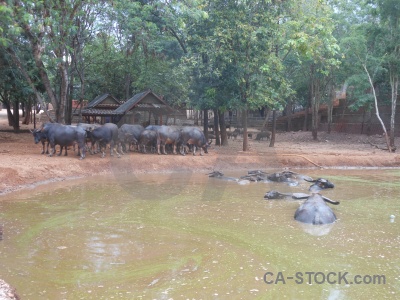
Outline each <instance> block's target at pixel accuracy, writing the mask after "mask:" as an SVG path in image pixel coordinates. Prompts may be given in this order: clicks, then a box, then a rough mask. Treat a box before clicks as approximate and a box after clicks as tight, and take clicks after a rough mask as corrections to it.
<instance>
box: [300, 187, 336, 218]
mask: <svg viewBox="0 0 400 300" xmlns="http://www.w3.org/2000/svg"><path fill="white" fill-rule="evenodd" d="M325 202H329V203H331V204H334V205H338V204H339V202H338V201H333V200H331V199H329V198H326V197H323V196H322V195H320V194H318V193H313V194H312V195H311V196H309V197H308V199H307V200H306V201H305V202H304V203H303V204H302V205H300V207H299V208H298V209H297V210H296V212H295V214H294V219H295V220H297V221H299V222H302V223H308V224H313V225H321V224H330V223H333V222H335V221H336V215H335V213H334V212H333V211H332V209H331V208H330V207H329V206H328V205H327V204H326V203H325Z"/></svg>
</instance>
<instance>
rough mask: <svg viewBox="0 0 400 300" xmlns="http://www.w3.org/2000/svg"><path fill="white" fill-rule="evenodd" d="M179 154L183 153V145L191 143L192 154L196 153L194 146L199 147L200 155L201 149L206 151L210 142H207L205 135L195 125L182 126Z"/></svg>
mask: <svg viewBox="0 0 400 300" xmlns="http://www.w3.org/2000/svg"><path fill="white" fill-rule="evenodd" d="M180 142H181V145H182V149H181V154H182V155H185V149H184V148H185V147H186V146H187V145H193V146H194V147H193V155H196V148H199V149H200V155H203V153H201V150H204V153H208V151H207V148H208V147H209V146H210V143H208V142H207V140H206V137H205V136H204V133H203V131H201V130H200V129H198V128H196V127H190V126H188V127H183V128H182V129H181V141H180Z"/></svg>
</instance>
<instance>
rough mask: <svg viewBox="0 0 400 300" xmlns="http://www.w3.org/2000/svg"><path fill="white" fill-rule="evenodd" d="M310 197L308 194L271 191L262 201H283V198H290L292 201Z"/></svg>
mask: <svg viewBox="0 0 400 300" xmlns="http://www.w3.org/2000/svg"><path fill="white" fill-rule="evenodd" d="M308 197H310V195H309V194H305V193H280V192H278V191H275V190H272V191H269V192H267V193H265V195H264V199H268V200H272V199H274V200H275V199H285V198H292V199H296V200H297V199H307V198H308Z"/></svg>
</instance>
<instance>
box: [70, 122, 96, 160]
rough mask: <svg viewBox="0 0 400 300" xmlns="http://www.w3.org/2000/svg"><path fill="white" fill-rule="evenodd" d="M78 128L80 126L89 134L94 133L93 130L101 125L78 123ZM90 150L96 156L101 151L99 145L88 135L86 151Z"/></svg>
mask: <svg viewBox="0 0 400 300" xmlns="http://www.w3.org/2000/svg"><path fill="white" fill-rule="evenodd" d="M76 126H79V127H81V128H83V129H85V130H86V131H88V132H89V131H92V130H93V129H96V128H99V127H101V125H100V124H88V123H78V124H77V125H76ZM89 142H90V147H89ZM88 149H89V151H90V154H94V153H97V152H99V151H100V148H99V143H98V142H92V140H91V139H90V138H89V137H88V136H87V134H86V150H88Z"/></svg>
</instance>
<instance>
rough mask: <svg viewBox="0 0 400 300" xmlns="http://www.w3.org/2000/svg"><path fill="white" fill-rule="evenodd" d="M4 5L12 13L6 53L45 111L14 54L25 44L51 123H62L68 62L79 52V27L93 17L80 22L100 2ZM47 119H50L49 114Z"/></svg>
mask: <svg viewBox="0 0 400 300" xmlns="http://www.w3.org/2000/svg"><path fill="white" fill-rule="evenodd" d="M8 3H9V7H11V8H12V10H13V15H12V16H13V23H14V24H15V25H14V26H13V27H12V30H9V32H8V38H9V39H10V40H12V41H13V42H14V44H13V45H11V44H9V45H8V48H7V51H8V52H9V53H10V55H11V56H12V57H13V60H14V63H15V64H16V65H17V66H18V67H19V68H20V69H21V72H22V74H23V75H24V77H25V79H26V81H27V82H28V83H29V85H30V87H31V88H32V90H33V91H34V93H35V95H36V98H37V100H38V102H39V103H40V104H41V105H42V107H43V108H45V107H46V106H45V105H44V104H45V103H44V99H43V97H42V95H41V93H40V92H39V91H37V90H36V88H35V86H34V80H33V79H32V77H31V70H32V69H31V68H30V66H29V65H28V64H27V62H26V61H24V60H23V57H20V56H19V55H18V49H17V48H18V46H19V45H20V44H21V41H27V42H28V44H29V46H30V51H31V53H32V56H33V59H34V62H35V68H37V70H38V73H39V76H40V79H41V82H42V84H43V86H44V88H45V90H46V96H47V97H48V99H49V101H50V102H51V103H52V105H53V107H54V109H55V121H58V122H62V123H64V122H65V119H66V118H65V117H66V111H67V115H69V114H68V111H69V104H70V102H71V99H72V98H71V86H70V83H71V82H72V80H71V76H72V74H71V73H72V68H74V63H75V61H72V59H73V58H75V57H77V56H76V55H74V53H75V54H76V53H77V52H78V51H79V48H78V45H79V44H77V43H76V40H77V38H78V37H77V33H80V32H81V30H83V29H82V27H81V26H84V25H88V24H90V22H93V18H92V19H85V22H82V19H84V18H85V16H87V15H90V11H91V10H92V9H93V10H97V11H98V12H100V11H101V9H100V8H101V3H99V2H97V1H89V2H87V1H80V0H79V1H62V2H59V1H44V2H37V1H17V0H15V1H9V2H8ZM19 33H20V34H19ZM79 47H82V45H79ZM80 49H81V48H80ZM49 117H50V119H51V120H52V118H51V116H50V115H49ZM68 121H69V120H68Z"/></svg>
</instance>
